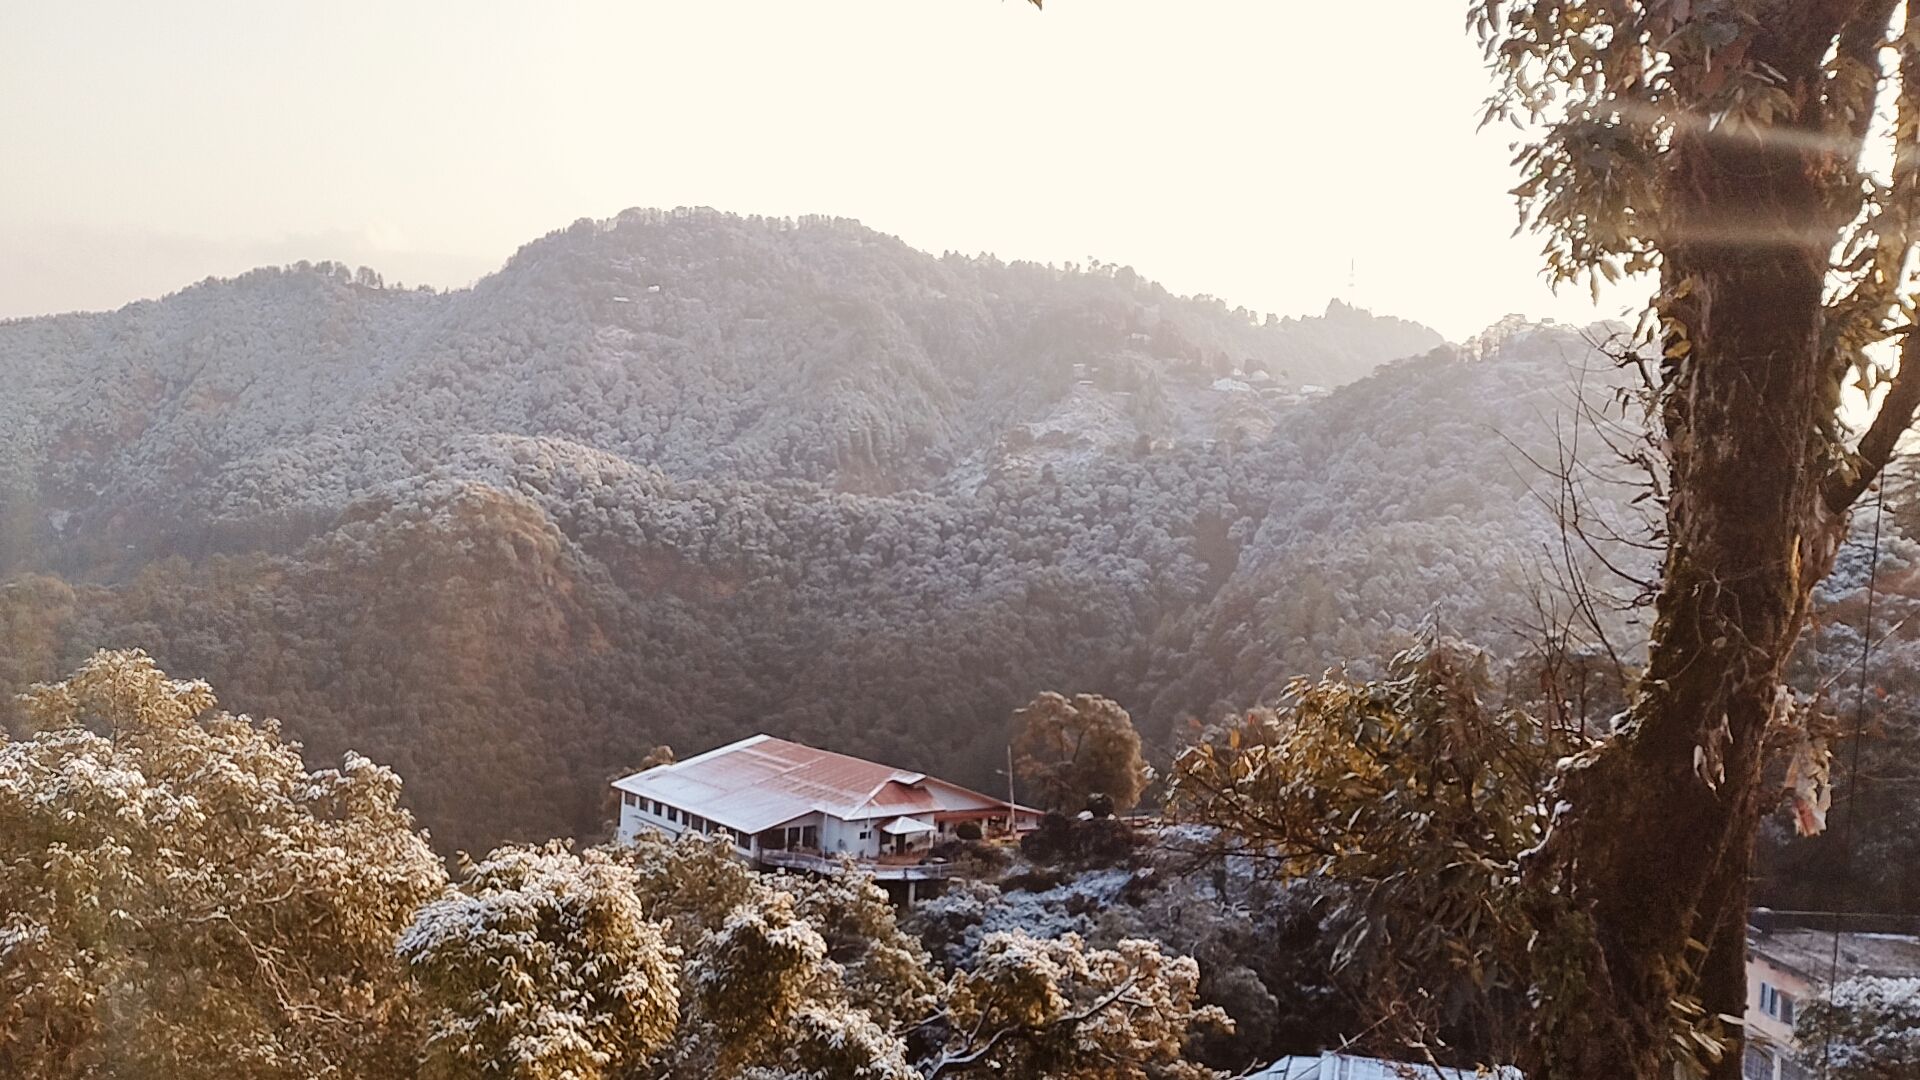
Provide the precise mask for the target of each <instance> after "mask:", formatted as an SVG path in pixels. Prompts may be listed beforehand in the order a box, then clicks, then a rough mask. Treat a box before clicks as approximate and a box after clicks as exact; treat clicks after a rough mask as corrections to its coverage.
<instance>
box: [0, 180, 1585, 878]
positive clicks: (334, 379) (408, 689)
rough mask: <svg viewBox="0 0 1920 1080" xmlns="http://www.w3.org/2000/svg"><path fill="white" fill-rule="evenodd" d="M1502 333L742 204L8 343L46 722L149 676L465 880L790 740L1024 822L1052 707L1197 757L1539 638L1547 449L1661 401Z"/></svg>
mask: <svg viewBox="0 0 1920 1080" xmlns="http://www.w3.org/2000/svg"><path fill="white" fill-rule="evenodd" d="M1503 335H1504V336H1496V337H1493V338H1488V339H1485V340H1483V341H1482V342H1481V343H1480V346H1481V347H1479V348H1477V349H1475V350H1472V351H1471V352H1470V353H1469V354H1464V355H1463V354H1460V353H1456V352H1455V351H1454V350H1451V349H1448V348H1444V347H1442V342H1441V339H1440V337H1439V336H1438V335H1437V334H1435V333H1434V332H1433V331H1431V330H1428V329H1427V328H1425V327H1422V326H1418V325H1416V324H1413V323H1409V322H1404V321H1401V320H1397V319H1390V318H1378V317H1374V316H1372V315H1369V314H1368V313H1366V312H1362V311H1357V310H1355V309H1353V308H1350V307H1347V306H1344V305H1341V304H1338V303H1335V304H1333V305H1331V306H1330V307H1329V308H1328V310H1327V313H1326V314H1325V315H1324V316H1321V317H1316V318H1306V319H1275V318H1273V317H1271V316H1267V317H1258V316H1255V315H1254V314H1252V313H1249V312H1247V311H1245V310H1239V309H1236V310H1229V309H1228V308H1227V307H1226V306H1225V305H1224V304H1223V303H1221V302H1220V301H1217V300H1213V299H1211V298H1208V297H1204V296H1202V297H1177V296H1173V295H1171V294H1169V293H1168V292H1167V291H1166V290H1165V289H1163V288H1161V287H1160V286H1158V285H1156V284H1153V283H1151V282H1148V281H1146V280H1145V279H1143V278H1141V277H1139V276H1138V275H1136V274H1135V273H1134V272H1133V271H1132V270H1131V269H1129V268H1124V267H1113V266H1105V265H1093V266H1089V267H1084V268H1083V267H1074V266H1069V267H1067V268H1065V269H1057V268H1053V267H1048V266H1041V265H1037V264H1032V263H1011V264H1009V263H1002V262H1000V261H999V260H997V259H994V258H991V257H984V256H983V257H978V258H968V257H962V256H958V255H947V256H944V257H934V256H931V255H928V254H925V253H923V252H919V251H915V250H913V249H911V248H909V247H907V246H906V245H905V244H903V243H901V242H900V241H899V240H898V239H895V238H893V237H890V236H886V235H883V234H880V233H877V232H873V231H872V230H869V229H866V228H863V227H861V226H860V225H858V224H856V223H854V222H851V221H845V220H840V219H824V218H820V219H812V218H810V219H802V220H800V221H797V222H794V221H773V220H763V219H757V218H739V217H734V216H731V215H725V214H719V213H715V212H712V211H704V210H703V211H674V212H671V213H662V212H658V211H631V212H628V213H626V214H623V215H621V216H620V217H619V218H616V219H614V220H611V221H606V222H597V223H596V222H590V221H582V222H580V223H578V224H576V225H574V226H573V227H571V228H569V229H565V230H562V231H559V232H556V233H553V234H552V235H549V236H547V237H545V238H543V239H541V240H538V241H536V242H534V243H532V244H529V245H527V246H526V247H525V248H523V249H521V250H520V252H519V253H518V254H516V255H515V256H514V257H513V258H512V259H511V260H510V261H509V262H508V263H507V265H506V267H505V268H504V269H502V270H501V271H500V272H499V273H497V274H494V275H493V276H491V277H488V278H486V279H485V280H483V281H481V282H480V283H478V284H477V285H475V286H474V287H473V288H471V289H467V290H463V291H458V292H450V293H434V292H431V291H419V290H416V291H403V290H398V289H385V288H382V287H380V285H379V281H378V277H377V275H374V274H371V273H362V274H358V275H356V274H353V273H349V272H348V271H347V269H346V268H344V267H338V266H332V265H328V264H322V265H320V266H304V265H302V266H297V267H292V268H287V269H267V270H257V271H254V272H252V273H248V274H245V275H242V276H240V277H238V278H235V279H233V280H224V281H223V280H209V281H206V282H202V283H200V284H198V285H195V286H192V287H191V288H188V289H185V290H183V291H181V292H179V293H177V294H175V295H173V296H170V297H167V298H166V299H163V300H159V301H155V302H148V303H139V304H134V305H131V306H129V307H127V308H124V309H122V310H120V311H116V312H111V313H106V314H89V315H63V316H58V317H49V318H38V319H27V320H18V321H13V322H8V323H0V371H4V373H5V379H6V391H5V393H0V580H4V581H5V582H6V584H5V586H4V588H3V589H0V691H6V692H9V693H10V692H12V691H14V690H16V689H18V688H21V687H23V686H24V685H25V684H27V683H29V682H32V681H34V680H37V679H50V678H54V677H57V676H58V675H60V674H61V673H63V672H65V671H68V670H70V669H72V668H73V667H74V666H76V664H77V663H78V662H79V660H80V659H81V658H82V657H83V656H84V655H85V654H86V653H87V652H89V651H90V650H92V649H94V648H96V647H102V646H112V647H135V646H137V647H141V648H145V649H147V650H148V651H150V652H151V653H152V654H153V655H154V656H155V657H156V658H157V659H158V660H159V662H160V663H161V665H162V666H164V667H165V668H166V669H167V670H168V671H170V672H172V673H174V674H175V675H177V676H183V677H184V676H201V677H205V678H208V679H210V680H212V681H213V683H214V684H215V685H216V686H218V687H220V689H221V692H222V697H223V699H224V701H225V702H226V703H227V704H228V705H230V706H232V707H234V708H236V709H245V710H247V711H250V712H254V713H256V714H272V715H276V716H279V717H282V718H284V720H285V721H286V724H287V728H288V731H289V733H290V734H291V735H293V736H294V737H296V738H299V739H301V740H303V741H304V742H305V743H306V745H307V747H308V748H309V750H310V751H311V753H312V754H313V756H314V757H315V758H316V759H319V760H326V759H335V758H337V755H338V754H339V753H340V752H341V751H342V750H343V749H345V748H348V747H352V748H354V749H358V750H360V751H362V752H364V753H366V754H368V755H370V756H371V757H373V758H374V759H376V760H378V761H381V762H385V763H390V764H392V765H393V766H394V767H395V768H396V769H397V770H398V771H399V772H400V773H401V775H402V776H404V777H405V778H406V783H407V788H406V793H407V794H406V797H407V800H408V801H409V803H410V804H411V805H412V806H413V807H414V808H415V810H416V811H417V812H418V814H419V816H420V818H421V820H422V821H423V822H424V823H425V824H426V825H428V826H429V827H430V828H431V829H432V830H433V832H434V835H435V838H436V842H437V843H438V844H440V845H441V846H442V847H444V848H449V849H451V848H455V847H458V848H466V849H473V850H481V849H484V848H486V847H487V846H488V845H489V844H491V843H493V842H495V841H497V840H500V839H503V838H523V839H540V838H544V837H547V836H550V835H555V834H576V835H588V834H592V833H594V832H595V831H596V830H597V829H598V828H599V827H600V825H601V823H602V822H603V821H604V820H605V819H606V818H607V817H608V816H609V814H608V812H607V810H606V808H605V807H604V806H603V804H602V800H603V792H604V791H605V790H606V787H605V780H606V779H607V778H608V777H609V776H611V775H615V774H618V773H620V772H622V771H623V770H625V769H627V768H628V767H629V766H631V765H633V764H634V763H636V762H637V761H639V760H640V758H641V757H642V755H644V754H645V752H646V751H647V749H648V748H649V747H652V746H654V745H655V744H659V743H667V744H671V745H672V746H673V747H675V748H676V749H678V750H680V751H681V752H682V753H688V752H693V751H698V750H702V749H706V748H709V747H712V746H715V745H718V744H721V743H724V742H727V741H729V740H732V739H735V738H738V737H741V736H743V735H747V734H750V733H753V732H755V731H766V732H770V733H773V734H776V735H780V736H784V737H790V738H793V739H796V740H800V741H804V742H807V743H810V744H813V745H818V746H822V747H827V748H831V749H834V750H839V751H843V752H846V753H851V754H858V755H861V756H865V757H869V758H873V759H876V760H881V761H886V762H888V763H891V764H896V765H899V766H902V767H908V768H924V769H927V770H929V771H935V772H938V773H939V774H941V775H944V776H949V777H951V778H952V779H954V780H955V781H958V782H961V783H964V784H969V785H972V786H975V787H979V788H982V789H987V790H993V789H994V788H995V787H996V786H997V785H999V784H1000V783H1002V781H1000V780H998V779H997V778H996V777H995V776H994V774H993V769H994V768H995V766H996V765H997V764H1000V763H1001V762H1003V761H1004V758H1005V749H1004V747H1005V745H1006V741H1007V738H1008V731H1007V728H1008V723H1009V714H1010V712H1011V711H1012V710H1013V709H1014V708H1016V707H1018V706H1020V705H1021V704H1024V703H1025V702H1026V701H1028V700H1029V699H1030V698H1031V697H1032V696H1033V695H1034V694H1035V692H1037V691H1039V690H1042V689H1053V690H1059V691H1063V692H1066V693H1074V692H1083V691H1084V692H1093V693H1099V694H1104V695H1107V696H1110V697H1113V698H1115V699H1116V700H1118V701H1120V702H1121V703H1122V704H1123V705H1125V706H1126V707H1127V708H1129V709H1130V710H1132V712H1133V714H1134V717H1135V720H1136V722H1137V723H1138V725H1139V726H1140V728H1141V730H1142V732H1143V734H1144V735H1145V736H1146V738H1147V740H1148V742H1149V743H1150V744H1153V745H1156V746H1162V747H1164V746H1165V745H1167V744H1168V742H1169V741H1170V740H1172V739H1174V738H1176V737H1178V736H1179V735H1180V734H1181V733H1184V732H1186V731H1188V730H1189V727H1188V725H1189V722H1190V721H1193V720H1203V721H1204V720H1210V719H1213V718H1215V717H1217V716H1218V715H1219V714H1220V712H1221V711H1222V710H1224V709H1227V708H1234V707H1241V706H1244V705H1247V704H1250V703H1252V702H1253V701H1255V700H1257V699H1259V698H1261V697H1265V696H1271V695H1272V694H1274V693H1276V692H1277V691H1278V690H1279V688H1280V687H1282V686H1283V685H1284V684H1285V682H1286V680H1287V679H1288V678H1290V677H1292V676H1294V675H1297V674H1301V673H1318V672H1319V671H1321V670H1322V669H1324V668H1325V667H1327V666H1328V665H1331V664H1334V663H1337V662H1341V661H1355V662H1356V663H1357V664H1359V665H1360V670H1363V671H1364V670H1366V666H1367V665H1368V664H1369V663H1370V662H1372V661H1376V660H1377V659H1378V658H1379V657H1380V656H1381V655H1382V654H1383V653H1384V652H1385V651H1387V650H1390V649H1392V648H1394V647H1396V646H1397V645H1398V644H1400V643H1402V642H1403V641H1404V640H1405V639H1406V636H1407V635H1408V634H1410V633H1411V632H1413V631H1414V630H1415V628H1416V627H1417V626H1418V625H1419V624H1420V623H1421V621H1422V620H1423V619H1424V618H1427V617H1428V616H1429V615H1432V616H1433V617H1435V618H1436V619H1437V620H1438V623H1439V625H1440V626H1441V627H1442V628H1443V629H1444V630H1445V631H1447V632H1450V633H1455V634H1459V635H1461V636H1465V637H1470V638H1473V639H1476V640H1479V641H1481V642H1484V643H1487V644H1489V645H1491V646H1493V647H1494V648H1495V649H1497V650H1503V651H1504V652H1505V653H1506V654H1508V655H1512V654H1515V653H1517V652H1519V651H1520V650H1522V649H1523V648H1524V647H1525V644H1526V639H1525V629H1526V627H1527V626H1529V625H1530V623H1529V619H1530V618H1532V616H1533V614H1534V612H1535V608H1534V607H1533V606H1532V604H1533V598H1534V597H1535V596H1536V594H1537V589H1535V588H1534V586H1537V585H1538V583H1539V581H1540V580H1541V575H1542V573H1543V569H1544V567H1546V566H1547V564H1548V559H1549V556H1550V554H1551V553H1552V552H1554V551H1556V550H1558V548H1559V533H1558V532H1557V530H1556V529H1555V526H1554V523H1553V517H1552V515H1551V514H1550V513H1549V512H1548V511H1547V509H1546V508H1545V506H1544V505H1543V504H1542V503H1541V502H1540V501H1537V500H1535V499H1534V498H1532V497H1530V495H1529V490H1530V489H1537V490H1539V491H1541V492H1542V493H1544V494H1547V495H1549V496H1550V495H1551V492H1552V489H1553V484H1552V482H1551V480H1550V479H1549V478H1548V477H1546V476H1545V475H1544V474H1542V473H1540V472H1539V471H1538V470H1535V469H1534V468H1533V467H1532V466H1530V465H1529V464H1527V461H1526V458H1525V456H1524V455H1525V454H1531V455H1533V456H1534V457H1536V458H1538V459H1539V460H1541V461H1551V460H1552V459H1553V456H1554V450H1553V447H1554V431H1555V425H1556V423H1559V424H1561V425H1562V427H1563V429H1564V425H1565V423H1566V416H1567V412H1568V407H1569V403H1570V402H1571V401H1572V400H1573V397H1574V393H1575V392H1574V390H1573V389H1572V385H1573V378H1574V375H1575V373H1577V372H1578V371H1580V370H1582V369H1584V368H1586V367H1589V366H1591V367H1592V368H1593V369H1594V370H1595V371H1596V372H1597V374H1594V375H1592V376H1591V378H1592V379H1594V380H1596V383H1597V382H1598V381H1603V380H1605V379H1612V378H1615V376H1614V374H1613V373H1612V369H1611V367H1610V366H1609V365H1608V364H1607V363H1606V362H1605V361H1604V360H1598V361H1597V362H1596V361H1594V360H1593V354H1592V351H1591V349H1590V347H1589V345H1588V344H1587V342H1586V341H1584V340H1583V338H1582V337H1581V336H1580V335H1579V334H1577V333H1575V332H1573V331H1571V330H1568V329H1564V328H1554V327H1526V326H1517V325H1516V326H1508V327H1506V328H1505V330H1504V331H1503ZM1407 357H1414V358H1413V359H1403V358H1407ZM1396 360H1398V361H1400V362H1398V363H1392V364H1389V365H1388V366H1386V367H1384V368H1380V369H1379V370H1377V371H1376V370H1375V369H1376V367H1378V366H1379V365H1381V364H1383V363H1386V362H1389V361H1396ZM1370 372H1371V373H1372V374H1369V373H1370ZM1334 387H1339V389H1333V390H1332V391H1331V393H1328V392H1326V391H1325V390H1322V389H1319V388H1334ZM1309 388H1312V389H1309ZM1523 452H1524V453H1523ZM3 708H5V709H7V710H11V709H12V708H13V706H12V705H11V703H10V702H9V703H8V704H6V705H5V706H4V707H3ZM4 716H5V718H6V720H7V722H8V723H9V724H14V725H17V723H18V720H19V718H18V716H17V715H15V714H13V713H12V712H6V713H5V714H4Z"/></svg>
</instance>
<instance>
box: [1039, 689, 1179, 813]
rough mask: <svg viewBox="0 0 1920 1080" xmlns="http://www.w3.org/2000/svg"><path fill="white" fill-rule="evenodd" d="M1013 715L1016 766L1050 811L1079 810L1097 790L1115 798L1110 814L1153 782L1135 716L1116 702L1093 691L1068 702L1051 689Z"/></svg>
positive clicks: (1127, 806) (1124, 807)
mask: <svg viewBox="0 0 1920 1080" xmlns="http://www.w3.org/2000/svg"><path fill="white" fill-rule="evenodd" d="M1014 719H1015V720H1016V721H1018V722H1019V724H1020V734H1019V736H1018V737H1017V738H1016V739H1015V740H1014V744H1013V750H1014V753H1015V754H1016V755H1018V756H1017V758H1016V759H1015V761H1014V770H1015V771H1016V772H1018V773H1019V774H1020V778H1021V779H1023V780H1025V781H1026V782H1027V783H1028V784H1030V785H1032V787H1033V788H1034V789H1035V791H1036V792H1037V793H1038V796H1039V799H1040V802H1041V803H1042V804H1044V805H1045V806H1046V808H1048V809H1050V810H1060V809H1065V810H1067V811H1069V812H1072V811H1075V810H1078V809H1079V808H1080V807H1081V806H1083V805H1085V804H1086V803H1087V800H1088V798H1089V797H1090V796H1093V795H1095V794H1098V795H1104V796H1107V797H1108V799H1110V800H1111V801H1110V802H1109V803H1108V804H1107V806H1108V812H1109V813H1111V812H1112V811H1113V810H1129V809H1132V808H1133V806H1134V805H1135V804H1137V803H1138V802H1139V801H1140V796H1141V794H1142V793H1144V792H1145V791H1146V790H1147V785H1148V784H1151V783H1152V782H1153V769H1152V768H1151V767H1150V766H1149V765H1148V764H1147V762H1146V759H1145V758H1143V757H1141V756H1140V734H1139V732H1137V731H1135V730H1134V729H1133V718H1132V717H1130V716H1128V715H1127V710H1125V709H1123V708H1121V707H1120V706H1119V705H1118V704H1117V703H1115V702H1113V701H1110V700H1108V699H1106V698H1103V697H1099V696H1097V695H1094V694H1076V695H1075V696H1074V697H1073V698H1072V699H1071V700H1069V699H1068V698H1067V697H1066V696H1064V695H1062V694H1056V693H1054V692H1053V691H1051V690H1049V691H1045V692H1043V693H1041V694H1040V696H1039V697H1036V698H1034V699H1033V701H1032V703H1031V704H1029V705H1028V706H1027V707H1026V708H1024V709H1021V710H1020V711H1019V712H1017V713H1015V714H1014Z"/></svg>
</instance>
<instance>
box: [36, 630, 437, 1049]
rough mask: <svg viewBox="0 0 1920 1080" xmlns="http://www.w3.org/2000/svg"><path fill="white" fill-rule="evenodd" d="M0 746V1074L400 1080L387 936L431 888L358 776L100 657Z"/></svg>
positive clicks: (207, 700)
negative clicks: (314, 764) (311, 760)
mask: <svg viewBox="0 0 1920 1080" xmlns="http://www.w3.org/2000/svg"><path fill="white" fill-rule="evenodd" d="M23 705H24V709H25V712H26V715H27V717H28V718H29V720H30V722H31V723H32V724H33V726H34V727H35V729H36V731H35V733H34V734H33V735H32V736H31V737H30V738H25V739H20V740H17V741H10V742H9V741H5V738H4V735H0V913H4V914H0V1074H4V1075H6V1076H12V1077H21V1078H52V1077H68V1076H103V1075H104V1076H165V1077H180V1078H192V1077H208V1078H214V1077H222V1078H228V1077H231V1078H256V1077H257V1078H280V1077H285V1078H288V1080H293V1078H303V1080H304V1078H312V1077H328V1076H340V1077H354V1078H356V1080H357V1078H377V1077H386V1076H397V1075H400V1076H403V1075H407V1074H408V1073H409V1072H410V1068H411V1061H412V1056H413V1055H412V1046H411V1045H410V1043H411V1032H412V1030H413V1024H412V1019H411V1017H410V1015H409V1012H408V1002H407V999H406V995H405V992H404V988H405V979H404V976H403V973H402V971H401V969H400V967H399V965H398V964H397V962H396V961H395V959H394V954H393V947H394V941H395V938H396V935H397V934H398V933H399V931H400V930H401V929H402V928H403V927H404V926H405V925H406V923H407V920H408V918H409V916H410V915H411V914H412V912H413V911H414V909H415V908H416V907H418V906H419V904H420V903H422V902H423V901H425V900H426V899H428V898H429V897H431V896H433V895H435V894H436V893H438V892H439V891H440V890H441V889H442V888H443V887H444V886H445V882H446V877H445V873H444V871H443V870H442V869H441V866H440V862H439V860H438V859H437V858H435V857H434V855H433V853H432V852H431V851H430V850H429V848H428V847H427V844H426V842H425V838H424V837H423V836H422V835H421V834H419V833H417V832H415V831H414V829H413V825H412V821H411V819H410V818H409V817H408V815H407V813H406V812H405V811H404V810H402V809H400V806H399V801H398V800H399V792H400V781H399V779H398V778H397V777H396V776H395V775H394V774H393V773H392V772H390V771H388V770H387V769H385V768H382V767H380V766H378V765H375V764H373V763H372V762H370V761H368V760H366V759H365V758H363V757H359V756H358V755H354V754H349V755H347V758H346V761H345V762H344V763H343V765H342V767H341V768H339V769H325V770H320V771H317V772H308V771H307V770H306V768H305V767H304V765H303V764H302V762H301V759H300V755H299V753H298V752H297V748H296V747H294V746H292V745H289V744H287V743H285V742H282V741H281V739H280V737H279V734H278V727H277V725H276V724H275V723H274V722H273V721H266V722H263V723H256V722H254V721H252V720H250V719H248V718H247V717H244V716H233V715H229V714H227V713H223V712H217V711H215V708H214V706H215V700H214V695H213V691H212V690H211V689H210V688H209V687H208V686H207V684H205V683H203V682H184V681H178V680H174V679H171V678H169V677H168V676H167V675H166V673H165V672H163V671H161V670H160V669H159V668H158V667H157V666H155V664H154V663H153V661H152V660H151V659H150V658H149V657H147V656H146V654H144V653H141V652H137V651H134V652H100V653H97V654H95V655H94V656H93V658H92V659H90V660H88V661H87V662H86V663H85V664H84V665H83V666H82V667H81V668H80V669H79V670H78V671H77V672H75V673H74V674H73V675H72V676H71V677H69V678H68V679H66V680H65V681H63V682H59V683H55V684H52V685H41V686H36V687H34V689H33V690H32V692H31V693H29V694H28V695H27V696H26V698H25V700H24V702H23Z"/></svg>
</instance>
